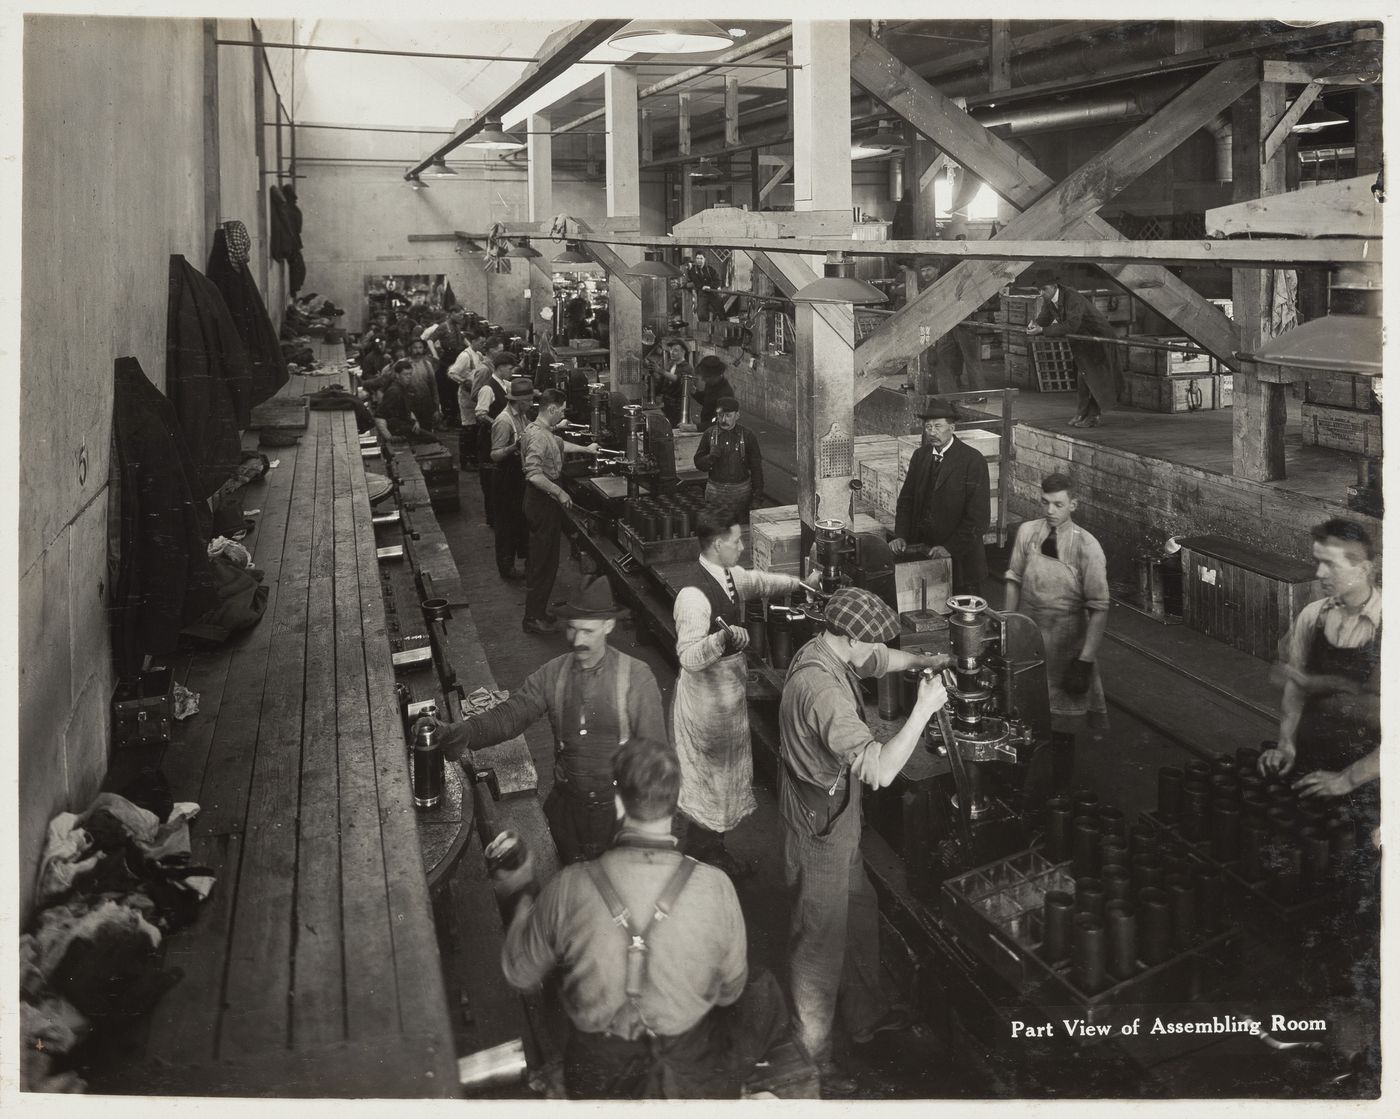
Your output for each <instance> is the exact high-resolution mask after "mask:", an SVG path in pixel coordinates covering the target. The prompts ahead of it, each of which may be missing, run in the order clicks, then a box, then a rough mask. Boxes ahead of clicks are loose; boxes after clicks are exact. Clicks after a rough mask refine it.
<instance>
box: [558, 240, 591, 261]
mask: <svg viewBox="0 0 1400 1119" xmlns="http://www.w3.org/2000/svg"><path fill="white" fill-rule="evenodd" d="M554 263H555V264H592V263H593V258H592V257H591V256H588V255H587V254H586V253H584V252H583V251H582V250H581V249H579V247H578V242H577V241H569V242H568V243H567V244H566V245H565V247H564V251H563V252H562V253H560V254H559V255H558V256H556V257H555V258H554Z"/></svg>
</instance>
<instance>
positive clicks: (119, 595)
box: [108, 357, 216, 677]
mask: <svg viewBox="0 0 1400 1119" xmlns="http://www.w3.org/2000/svg"><path fill="white" fill-rule="evenodd" d="M112 444H113V454H112V469H111V482H112V485H113V486H114V487H115V489H116V491H117V492H116V493H115V494H114V495H113V498H112V502H113V506H114V507H115V508H117V509H118V510H119V514H118V523H117V524H116V525H113V526H112V528H113V529H114V531H113V532H111V533H109V536H111V537H113V538H114V540H113V543H114V544H115V545H116V555H115V556H113V557H110V558H111V563H110V564H109V566H111V567H112V568H113V573H112V578H111V584H112V593H111V599H110V603H109V607H108V614H109V617H110V620H111V623H112V653H113V658H114V661H115V664H116V670H117V674H118V676H120V677H126V676H131V675H134V674H135V673H136V672H137V671H139V670H140V667H141V660H142V658H143V657H144V656H146V655H159V654H163V653H170V652H173V651H174V650H175V647H176V643H177V640H178V638H179V633H180V630H181V628H182V627H183V626H185V625H186V624H188V623H189V622H191V621H193V620H194V619H196V618H198V617H200V616H201V615H203V614H205V613H206V612H208V611H209V610H211V609H213V607H214V606H215V605H216V596H215V593H214V584H213V578H212V575H211V572H210V569H209V554H208V551H207V547H208V541H209V537H210V528H209V509H208V507H207V506H206V505H205V503H204V502H203V501H202V500H199V499H198V498H196V497H195V495H194V493H193V492H192V490H191V488H190V483H189V477H190V474H191V471H192V469H193V464H192V462H191V460H190V454H189V451H188V449H187V448H186V447H185V440H184V437H183V435H182V434H181V432H180V424H179V421H178V420H177V419H176V416H175V409H174V407H173V406H172V405H171V403H170V401H169V400H167V399H166V398H165V397H164V396H163V395H162V394H161V392H160V390H159V389H157V388H156V387H155V385H153V384H151V382H150V381H149V380H147V379H146V374H145V373H144V372H143V371H142V369H141V363H140V362H139V361H137V360H136V359H135V358H134V357H123V358H118V359H117V362H116V381H115V391H114V394H113V403H112Z"/></svg>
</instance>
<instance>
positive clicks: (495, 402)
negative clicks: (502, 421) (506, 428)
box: [486, 373, 510, 431]
mask: <svg viewBox="0 0 1400 1119" xmlns="http://www.w3.org/2000/svg"><path fill="white" fill-rule="evenodd" d="M509 394H510V386H509V385H504V384H502V383H501V379H500V378H499V377H497V376H496V374H494V373H492V374H491V406H490V407H489V408H487V409H486V415H487V417H488V418H489V419H492V420H494V419H495V418H496V417H497V416H499V415H500V414H501V413H502V412H504V411H505V410H506V397H507V396H508V395H509ZM487 430H488V431H489V430H490V424H488V425H487Z"/></svg>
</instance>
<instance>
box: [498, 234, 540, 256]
mask: <svg viewBox="0 0 1400 1119" xmlns="http://www.w3.org/2000/svg"><path fill="white" fill-rule="evenodd" d="M540 255H541V254H540V251H539V250H538V249H534V248H531V247H530V238H528V237H522V238H520V240H518V241H512V242H511V245H510V252H508V253H506V256H509V257H514V258H515V259H516V260H535V259H537V258H538V257H539V256H540Z"/></svg>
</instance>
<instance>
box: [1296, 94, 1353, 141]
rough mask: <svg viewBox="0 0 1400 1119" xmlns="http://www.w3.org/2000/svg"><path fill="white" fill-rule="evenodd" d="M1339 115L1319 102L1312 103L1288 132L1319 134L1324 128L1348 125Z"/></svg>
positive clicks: (1344, 118) (1345, 119)
mask: <svg viewBox="0 0 1400 1119" xmlns="http://www.w3.org/2000/svg"><path fill="white" fill-rule="evenodd" d="M1350 123H1351V122H1350V121H1348V120H1347V118H1346V117H1344V116H1342V114H1341V113H1334V112H1333V111H1332V110H1331V109H1329V108H1327V107H1326V106H1325V105H1323V103H1322V102H1321V101H1314V102H1313V103H1312V104H1311V105H1309V106H1308V109H1307V112H1305V113H1304V114H1303V115H1302V116H1301V117H1300V118H1299V119H1298V123H1297V124H1295V125H1294V126H1293V127H1292V129H1290V131H1292V132H1302V133H1311V132H1321V131H1322V130H1323V129H1324V128H1336V127H1337V125H1339V124H1350Z"/></svg>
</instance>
